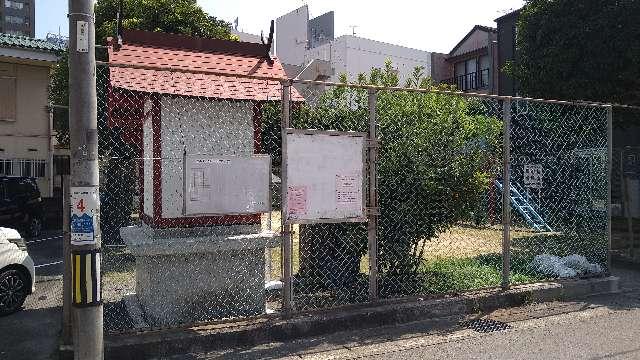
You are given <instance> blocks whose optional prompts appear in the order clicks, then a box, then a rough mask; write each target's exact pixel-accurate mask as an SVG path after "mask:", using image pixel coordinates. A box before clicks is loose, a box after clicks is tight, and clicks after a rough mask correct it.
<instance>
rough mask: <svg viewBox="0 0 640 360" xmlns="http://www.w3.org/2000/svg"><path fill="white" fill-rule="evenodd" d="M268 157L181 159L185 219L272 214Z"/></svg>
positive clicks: (190, 156) (192, 157)
mask: <svg viewBox="0 0 640 360" xmlns="http://www.w3.org/2000/svg"><path fill="white" fill-rule="evenodd" d="M270 185H271V157H269V156H268V155H253V156H249V157H246V156H245V157H241V156H213V157H211V156H206V155H185V156H184V211H183V213H184V215H241V214H256V213H263V212H270V211H271V196H270V194H271V192H270Z"/></svg>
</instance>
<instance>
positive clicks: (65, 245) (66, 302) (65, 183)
mask: <svg viewBox="0 0 640 360" xmlns="http://www.w3.org/2000/svg"><path fill="white" fill-rule="evenodd" d="M70 196H71V194H70V192H69V175H66V174H65V175H62V264H63V268H64V270H63V271H64V272H63V274H62V345H63V346H69V345H72V344H73V322H72V319H73V318H72V316H71V244H70V242H71V234H70V233H69V230H70V225H69V222H70V217H71V214H70V212H71V205H70V204H69V197H70Z"/></svg>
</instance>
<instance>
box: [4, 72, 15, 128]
mask: <svg viewBox="0 0 640 360" xmlns="http://www.w3.org/2000/svg"><path fill="white" fill-rule="evenodd" d="M0 120H5V121H15V120H16V78H15V77H1V76H0Z"/></svg>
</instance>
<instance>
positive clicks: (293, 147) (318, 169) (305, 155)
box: [283, 129, 367, 223]
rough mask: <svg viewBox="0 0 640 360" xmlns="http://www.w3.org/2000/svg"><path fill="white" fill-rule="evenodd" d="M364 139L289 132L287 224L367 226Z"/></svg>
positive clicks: (345, 134) (355, 135)
mask: <svg viewBox="0 0 640 360" xmlns="http://www.w3.org/2000/svg"><path fill="white" fill-rule="evenodd" d="M366 138H367V134H365V133H355V132H337V131H315V130H293V129H288V130H287V134H286V139H285V141H286V152H285V154H284V155H285V157H286V159H285V161H286V179H285V181H286V189H287V191H286V198H285V199H284V200H285V201H283V204H284V212H285V216H286V218H285V222H286V223H322V222H356V221H363V222H364V221H367V218H366V214H365V201H364V198H365V186H364V173H365V170H364V169H365V154H366V151H365V144H366Z"/></svg>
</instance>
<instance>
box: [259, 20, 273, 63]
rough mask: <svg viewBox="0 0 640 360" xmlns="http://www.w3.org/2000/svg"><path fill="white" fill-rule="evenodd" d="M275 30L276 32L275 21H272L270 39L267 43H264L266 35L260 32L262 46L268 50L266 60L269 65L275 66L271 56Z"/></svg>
mask: <svg viewBox="0 0 640 360" xmlns="http://www.w3.org/2000/svg"><path fill="white" fill-rule="evenodd" d="M273 30H274V21H273V20H271V26H270V27H269V37H268V38H267V42H265V41H264V35H263V33H262V31H260V41H261V42H262V45H264V47H265V48H266V50H267V54H266V58H267V62H268V63H269V65H271V64H273V59H272V58H271V54H269V51H270V50H271V44H273Z"/></svg>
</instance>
